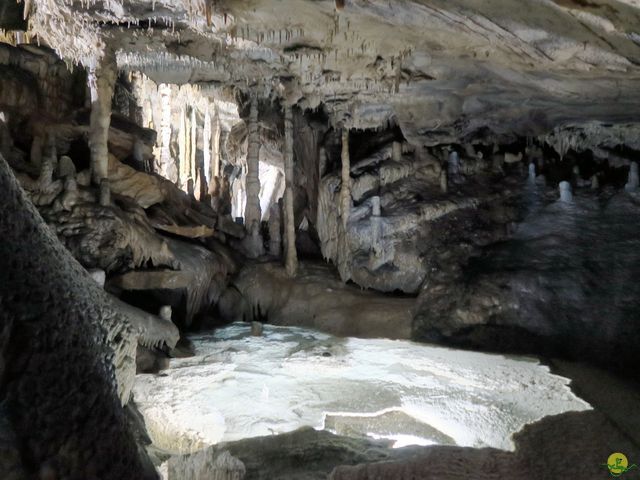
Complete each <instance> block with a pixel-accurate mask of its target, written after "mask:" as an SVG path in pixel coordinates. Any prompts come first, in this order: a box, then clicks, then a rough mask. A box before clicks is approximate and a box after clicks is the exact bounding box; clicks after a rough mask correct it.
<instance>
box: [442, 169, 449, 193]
mask: <svg viewBox="0 0 640 480" xmlns="http://www.w3.org/2000/svg"><path fill="white" fill-rule="evenodd" d="M440 190H441V191H442V193H447V192H448V191H449V184H448V181H447V171H446V170H445V169H444V168H443V169H442V170H440Z"/></svg>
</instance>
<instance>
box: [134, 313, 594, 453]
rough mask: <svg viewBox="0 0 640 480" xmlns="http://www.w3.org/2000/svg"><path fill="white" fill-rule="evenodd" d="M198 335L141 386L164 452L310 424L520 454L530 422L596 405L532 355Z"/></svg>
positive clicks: (302, 334) (291, 332) (320, 338)
mask: <svg viewBox="0 0 640 480" xmlns="http://www.w3.org/2000/svg"><path fill="white" fill-rule="evenodd" d="M191 339H192V340H193V342H194V345H195V348H196V356H195V357H193V358H187V359H174V360H172V362H171V367H170V368H169V370H167V371H166V372H164V373H162V374H160V375H140V376H138V377H137V378H136V384H135V387H134V396H135V399H136V403H137V404H138V405H139V407H140V410H141V412H142V414H143V415H144V417H145V420H146V425H147V428H148V430H149V433H150V436H151V438H152V439H153V441H154V443H155V445H156V446H158V447H160V448H163V449H166V450H168V451H172V452H182V453H186V452H190V451H196V450H200V449H202V448H204V447H206V446H208V445H212V444H216V443H218V442H223V441H224V442H226V441H234V440H240V439H243V438H248V437H257V436H265V435H273V434H279V433H284V432H289V431H293V430H295V429H297V428H299V427H302V426H310V427H314V428H317V429H322V428H327V429H329V430H334V431H337V432H338V433H340V434H341V435H346V436H350V435H351V436H357V437H364V436H369V437H372V438H385V439H391V440H394V441H395V446H403V445H407V444H409V445H410V444H418V445H432V444H448V445H459V446H470V447H495V448H499V449H504V450H512V449H513V443H512V440H511V435H512V434H514V433H516V432H517V431H519V430H520V429H521V428H522V427H523V426H524V425H526V424H528V423H532V422H535V421H537V420H539V419H541V418H542V417H545V416H547V415H555V414H559V413H563V412H566V411H581V410H585V409H588V408H590V407H589V405H588V404H587V403H586V402H584V401H583V400H581V399H579V398H577V397H576V396H575V395H574V394H573V393H572V392H571V391H570V389H569V388H568V386H567V383H568V380H566V379H565V378H562V377H559V376H556V375H552V374H550V373H549V370H548V368H547V367H545V366H541V365H540V364H539V363H538V362H537V361H534V360H532V359H526V358H507V357H503V356H499V355H487V354H481V353H474V352H463V351H458V350H451V349H446V348H440V347H431V346H425V345H420V344H416V343H412V342H407V341H391V340H372V339H356V338H337V337H333V336H330V335H326V334H322V333H318V332H315V331H312V330H306V329H300V328H288V327H273V326H269V325H265V329H264V334H263V336H261V337H252V336H250V326H249V325H247V324H233V325H231V326H229V327H226V328H224V329H221V330H218V331H217V332H215V333H213V334H201V335H195V336H193V337H191Z"/></svg>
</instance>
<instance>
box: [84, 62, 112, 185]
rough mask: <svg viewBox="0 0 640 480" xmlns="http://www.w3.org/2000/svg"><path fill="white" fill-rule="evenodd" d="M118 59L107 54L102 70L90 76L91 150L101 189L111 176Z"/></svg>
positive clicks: (94, 173)
mask: <svg viewBox="0 0 640 480" xmlns="http://www.w3.org/2000/svg"><path fill="white" fill-rule="evenodd" d="M117 74H118V72H117V66H116V59H115V55H114V53H113V52H111V51H106V52H105V53H104V56H103V57H102V58H101V59H100V62H99V64H98V66H97V67H96V68H94V69H91V70H90V72H89V87H90V89H91V118H90V129H89V148H90V149H91V179H92V180H93V183H94V184H95V185H100V183H101V181H102V179H103V178H108V176H109V148H108V141H109V126H110V125H111V100H112V98H113V89H114V86H115V83H116V77H117Z"/></svg>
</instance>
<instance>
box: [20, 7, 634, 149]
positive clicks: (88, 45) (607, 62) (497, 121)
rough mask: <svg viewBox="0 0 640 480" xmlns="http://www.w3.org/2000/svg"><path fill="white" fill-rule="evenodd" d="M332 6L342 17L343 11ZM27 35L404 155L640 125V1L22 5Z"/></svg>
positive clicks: (82, 57)
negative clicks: (229, 95) (322, 123)
mask: <svg viewBox="0 0 640 480" xmlns="http://www.w3.org/2000/svg"><path fill="white" fill-rule="evenodd" d="M342 3H344V6H342V5H341V4H342ZM26 10H27V14H28V18H29V29H30V33H31V34H32V35H36V34H37V36H38V38H39V39H40V41H42V42H44V43H46V44H47V45H49V46H51V47H52V48H54V49H55V50H56V51H57V52H58V53H59V54H60V55H61V56H62V57H63V58H65V59H67V60H69V61H70V62H75V63H81V64H83V65H85V66H89V67H90V66H92V65H94V64H95V63H96V61H97V60H98V58H99V57H100V56H101V55H102V52H103V51H104V50H105V48H109V49H113V50H115V52H116V57H117V61H118V65H119V67H120V68H121V69H123V70H130V71H142V72H144V73H145V74H147V75H148V76H149V77H151V78H152V79H154V80H155V81H157V82H167V83H176V84H184V83H192V84H198V85H201V86H202V87H203V88H205V89H206V88H213V89H218V88H220V87H226V88H227V89H228V88H229V87H231V88H233V89H234V90H235V91H239V92H242V93H243V94H244V95H246V94H247V93H248V92H249V91H250V90H251V91H254V92H257V93H258V94H259V95H261V96H264V97H267V98H272V99H275V98H278V99H280V101H281V102H284V103H290V104H295V105H298V106H300V107H302V108H310V109H314V108H317V107H319V106H321V105H322V106H323V108H324V109H325V111H326V112H327V113H328V114H329V119H330V120H329V121H330V122H331V123H332V124H334V125H340V124H345V125H347V126H349V127H351V128H379V127H381V126H383V125H386V124H388V123H389V122H394V123H397V124H398V125H400V127H401V128H402V131H403V133H404V135H405V137H406V138H407V140H409V141H411V142H412V143H415V144H422V145H428V144H436V143H442V142H454V141H461V140H463V139H467V138H473V137H474V136H475V137H478V136H479V135H480V133H481V132H483V134H484V135H487V132H489V133H490V134H491V135H504V136H510V135H527V136H536V135H542V134H544V133H545V132H547V131H549V130H551V129H552V128H554V127H556V126H558V125H566V124H571V123H579V122H581V121H584V120H596V121H600V122H614V123H629V122H635V121H637V116H638V115H637V114H638V112H639V111H640V109H639V107H640V96H639V95H638V87H639V86H640V1H639V0H624V1H623V0H528V1H525V2H523V1H522V0H485V1H477V0H428V1H427V0H422V1H408V0H407V1H390V0H347V1H346V2H337V3H336V2H335V1H334V0H318V1H311V0H286V1H285V0H281V1H277V0H271V1H268V0H233V1H231V0H228V1H224V0H219V1H214V0H136V1H124V0H121V1H119V0H103V1H94V0H83V1H77V0H73V1H72V0H59V1H58V0H56V1H53V0H31V1H30V2H27V6H26Z"/></svg>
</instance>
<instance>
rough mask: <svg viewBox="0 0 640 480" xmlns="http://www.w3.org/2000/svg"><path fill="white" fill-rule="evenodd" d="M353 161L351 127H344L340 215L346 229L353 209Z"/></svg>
mask: <svg viewBox="0 0 640 480" xmlns="http://www.w3.org/2000/svg"><path fill="white" fill-rule="evenodd" d="M350 170H351V162H350V161H349V129H347V128H346V127H343V128H342V186H341V187H340V215H341V217H342V225H343V226H344V228H345V230H346V228H347V222H348V221H349V212H350V210H351V176H350Z"/></svg>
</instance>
